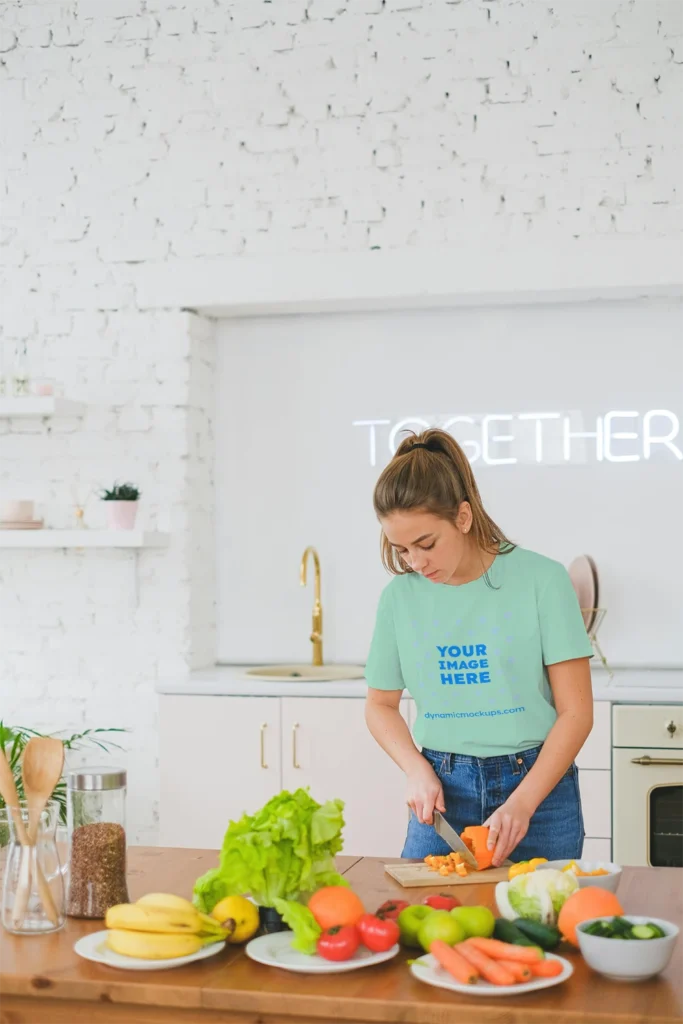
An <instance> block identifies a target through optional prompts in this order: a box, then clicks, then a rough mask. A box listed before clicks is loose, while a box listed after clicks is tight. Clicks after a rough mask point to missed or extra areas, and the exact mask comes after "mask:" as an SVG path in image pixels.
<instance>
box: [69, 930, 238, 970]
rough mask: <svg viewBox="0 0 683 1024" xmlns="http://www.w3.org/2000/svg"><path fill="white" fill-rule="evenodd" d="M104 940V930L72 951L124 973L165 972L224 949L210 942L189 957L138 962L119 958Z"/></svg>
mask: <svg viewBox="0 0 683 1024" xmlns="http://www.w3.org/2000/svg"><path fill="white" fill-rule="evenodd" d="M106 938H107V932H106V930H105V931H102V932H93V933H92V935H85V936H84V937H83V938H82V939H79V940H78V942H77V943H76V945H75V946H74V951H75V952H76V953H78V955H79V956H82V957H83V959H84V960H92V961H93V963H96V964H105V965H106V966H107V967H119V968H121V969H122V970H125V971H167V970H169V968H171V967H182V965H183V964H191V963H194V961H195V960H205V959H206V958H207V957H208V956H213V955H214V954H215V953H220V951H221V950H222V949H225V943H224V942H212V943H211V945H210V946H203V947H202V948H201V949H200V950H199V952H198V953H192V954H191V955H190V956H177V957H174V958H173V959H172V960H138V958H137V957H134V956H121V954H120V953H114V952H113V950H111V949H109V947H108V946H107V944H106Z"/></svg>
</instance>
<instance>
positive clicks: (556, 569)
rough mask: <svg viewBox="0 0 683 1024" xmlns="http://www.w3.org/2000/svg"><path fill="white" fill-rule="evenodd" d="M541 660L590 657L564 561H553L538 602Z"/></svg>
mask: <svg viewBox="0 0 683 1024" xmlns="http://www.w3.org/2000/svg"><path fill="white" fill-rule="evenodd" d="M538 616H539V622H540V626H541V645H542V648H543V664H544V665H555V664H557V663H558V662H560V661H571V660H572V658H590V657H592V655H593V647H592V644H591V642H590V640H589V639H588V634H587V632H586V625H585V623H584V621H583V617H582V615H581V610H580V608H579V602H578V599H577V597H576V592H575V590H574V588H573V586H572V582H571V580H570V579H569V573H568V572H567V570H566V569H565V568H564V566H563V565H560V564H559V563H556V564H555V565H554V566H553V571H552V573H550V575H549V577H548V579H547V580H546V583H545V587H544V589H543V590H542V592H541V595H540V598H539V605H538Z"/></svg>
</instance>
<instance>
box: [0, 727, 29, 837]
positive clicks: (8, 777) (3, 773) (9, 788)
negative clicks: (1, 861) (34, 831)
mask: <svg viewBox="0 0 683 1024" xmlns="http://www.w3.org/2000/svg"><path fill="white" fill-rule="evenodd" d="M0 795H1V796H2V799H3V800H4V801H5V803H6V804H7V806H8V807H9V809H10V814H11V815H12V820H13V821H14V828H15V830H16V833H17V835H18V837H19V842H20V843H21V845H22V846H28V845H29V841H28V833H27V832H26V826H25V825H24V820H23V818H22V816H21V810H20V801H19V794H18V793H17V787H16V786H15V785H14V776H13V775H12V769H11V768H10V766H9V762H8V760H7V757H6V756H5V751H4V750H3V749H2V747H0Z"/></svg>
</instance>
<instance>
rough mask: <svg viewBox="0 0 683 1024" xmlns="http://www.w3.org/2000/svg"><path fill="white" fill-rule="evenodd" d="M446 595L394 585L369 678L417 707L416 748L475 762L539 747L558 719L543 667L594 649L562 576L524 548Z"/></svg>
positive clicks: (398, 579) (415, 578)
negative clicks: (403, 692) (400, 693)
mask: <svg viewBox="0 0 683 1024" xmlns="http://www.w3.org/2000/svg"><path fill="white" fill-rule="evenodd" d="M488 578H489V581H490V585H489V583H487V581H486V578H485V577H484V576H482V577H480V578H479V579H477V580H474V581H473V582H472V583H464V584H462V585H461V586H450V585H448V584H444V583H432V582H431V581H430V580H427V579H425V578H424V577H423V576H420V575H419V574H418V573H407V574H406V575H405V576H395V577H394V578H393V579H392V580H391V582H390V583H389V584H388V586H386V587H385V589H384V591H383V592H382V595H381V597H380V601H379V608H378V611H377V623H376V626H375V633H374V636H373V640H372V646H371V648H370V654H369V656H368V662H367V666H366V671H365V676H366V679H367V681H368V685H369V686H370V687H372V688H373V689H377V690H402V689H407V690H408V692H409V693H410V695H411V697H413V698H414V699H415V704H416V707H417V721H416V724H415V729H414V735H415V740H416V742H417V743H418V744H420V745H421V746H423V747H429V748H431V749H433V750H443V751H448V752H451V753H456V754H470V755H472V756H474V757H494V756H496V755H498V754H514V753H516V752H518V751H522V750H526V749H528V748H529V747H535V746H538V745H539V744H540V743H543V741H544V740H545V738H546V736H547V735H548V733H549V732H550V729H551V728H552V726H553V724H554V722H555V719H556V717H557V714H556V711H555V707H554V705H553V700H552V693H551V690H550V686H549V683H548V673H547V670H546V666H547V665H553V664H555V663H557V662H559V661H569V660H570V659H572V658H589V657H591V655H592V653H593V650H592V647H591V643H590V640H589V639H588V635H587V633H586V627H585V625H584V622H583V619H582V617H581V612H580V610H579V604H578V601H577V599H576V594H575V593H574V589H573V587H572V584H571V581H570V579H569V575H568V573H567V570H566V569H565V568H564V566H562V565H561V564H560V563H559V562H555V561H553V560H552V559H550V558H545V557H544V556H543V555H537V554H535V553H534V552H533V551H526V550H525V549H524V548H515V549H514V550H513V551H511V552H509V553H508V554H499V555H498V556H497V557H496V559H495V560H494V562H493V565H492V566H491V568H490V569H489V572H488Z"/></svg>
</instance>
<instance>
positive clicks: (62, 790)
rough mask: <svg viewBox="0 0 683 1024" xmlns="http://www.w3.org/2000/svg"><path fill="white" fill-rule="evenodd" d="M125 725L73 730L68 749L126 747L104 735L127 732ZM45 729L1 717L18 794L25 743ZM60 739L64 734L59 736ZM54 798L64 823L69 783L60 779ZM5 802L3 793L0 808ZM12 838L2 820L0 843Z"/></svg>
mask: <svg viewBox="0 0 683 1024" xmlns="http://www.w3.org/2000/svg"><path fill="white" fill-rule="evenodd" d="M124 732H126V730H125V729H85V730H84V731H83V732H77V733H74V734H73V736H68V737H66V738H65V739H63V740H62V743H63V744H64V748H65V750H81V749H83V748H84V747H88V746H95V747H98V748H99V749H100V750H103V751H105V752H109V751H110V750H122V749H123V748H122V747H121V746H120V745H119V744H118V743H116V742H115V741H114V740H111V739H104V738H103V737H104V736H109V735H111V734H112V733H117V734H118V733H124ZM42 735H44V733H40V732H36V730H35V729H26V728H23V727H21V726H8V725H5V723H4V722H3V721H2V720H0V747H1V748H2V750H3V751H4V754H5V757H6V758H7V761H8V763H9V766H10V768H11V770H12V775H13V776H14V784H15V785H16V787H17V792H18V794H19V798H20V799H21V800H23V798H24V785H23V782H22V778H21V755H22V754H23V752H24V747H25V746H26V744H27V743H28V741H29V740H30V739H31V737H32V736H42ZM57 738H58V739H59V738H61V737H57ZM52 799H53V800H56V802H57V803H58V804H59V817H60V820H61V822H62V823H63V824H66V783H65V781H64V779H61V780H60V781H59V783H58V784H57V786H56V788H55V790H54V792H53V794H52ZM4 806H5V801H4V800H3V799H2V797H0V809H1V808H3V807H4ZM8 839H9V830H8V829H7V826H6V825H3V824H2V823H0V847H3V846H6V845H7V842H8Z"/></svg>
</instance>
